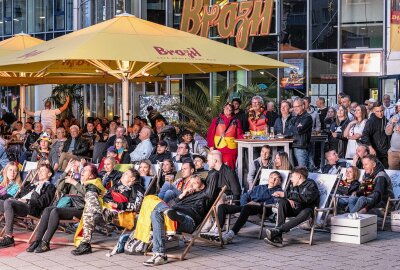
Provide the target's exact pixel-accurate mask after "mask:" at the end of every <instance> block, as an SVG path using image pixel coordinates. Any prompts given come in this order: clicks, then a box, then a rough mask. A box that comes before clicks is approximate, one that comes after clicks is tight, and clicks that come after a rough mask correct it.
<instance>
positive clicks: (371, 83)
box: [342, 76, 378, 104]
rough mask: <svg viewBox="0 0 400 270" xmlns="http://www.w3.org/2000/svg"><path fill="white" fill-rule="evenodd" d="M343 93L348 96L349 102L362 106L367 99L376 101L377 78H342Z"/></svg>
mask: <svg viewBox="0 0 400 270" xmlns="http://www.w3.org/2000/svg"><path fill="white" fill-rule="evenodd" d="M342 78H343V88H342V89H343V92H344V93H346V94H347V95H349V96H350V98H351V101H356V102H358V103H359V104H364V101H365V100H367V99H370V98H371V97H372V98H375V99H377V98H378V96H377V89H378V78H377V77H376V76H372V77H346V76H343V77H342Z"/></svg>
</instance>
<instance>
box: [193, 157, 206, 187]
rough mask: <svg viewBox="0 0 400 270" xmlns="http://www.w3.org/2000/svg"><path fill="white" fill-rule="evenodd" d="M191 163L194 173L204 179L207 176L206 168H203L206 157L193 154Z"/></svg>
mask: <svg viewBox="0 0 400 270" xmlns="http://www.w3.org/2000/svg"><path fill="white" fill-rule="evenodd" d="M192 158H193V163H194V168H195V172H194V173H195V174H198V175H200V178H201V179H202V180H203V181H204V180H206V178H207V175H208V170H206V169H205V168H204V164H205V163H206V161H207V160H206V158H205V157H204V156H202V155H199V154H193V155H192Z"/></svg>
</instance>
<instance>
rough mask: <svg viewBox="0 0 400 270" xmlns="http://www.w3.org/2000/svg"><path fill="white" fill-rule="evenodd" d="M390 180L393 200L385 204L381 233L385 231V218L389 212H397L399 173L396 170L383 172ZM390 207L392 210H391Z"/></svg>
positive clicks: (398, 203)
mask: <svg viewBox="0 0 400 270" xmlns="http://www.w3.org/2000/svg"><path fill="white" fill-rule="evenodd" d="M385 172H386V173H387V174H388V175H389V177H390V179H391V180H392V188H393V194H394V198H389V199H388V200H387V202H386V205H385V208H384V214H383V221H382V231H383V230H384V229H385V223H386V218H387V216H388V214H389V213H390V211H391V210H397V209H398V208H399V205H400V171H396V170H385ZM391 206H393V207H392V209H391Z"/></svg>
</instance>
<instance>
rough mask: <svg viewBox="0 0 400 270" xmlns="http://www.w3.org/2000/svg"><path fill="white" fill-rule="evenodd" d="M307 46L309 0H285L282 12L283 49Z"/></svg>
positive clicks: (297, 48)
mask: <svg viewBox="0 0 400 270" xmlns="http://www.w3.org/2000/svg"><path fill="white" fill-rule="evenodd" d="M306 48H307V0H283V1H282V14H281V50H282V51H291V50H305V49H306Z"/></svg>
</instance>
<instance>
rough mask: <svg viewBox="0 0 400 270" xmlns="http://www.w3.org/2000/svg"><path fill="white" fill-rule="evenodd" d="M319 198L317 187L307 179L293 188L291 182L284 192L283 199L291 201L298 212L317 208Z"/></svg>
mask: <svg viewBox="0 0 400 270" xmlns="http://www.w3.org/2000/svg"><path fill="white" fill-rule="evenodd" d="M319 197H320V195H319V190H318V185H317V183H315V182H314V181H313V180H310V179H307V180H306V181H304V182H303V183H301V184H300V185H299V186H293V184H292V182H290V184H289V187H288V188H287V190H286V191H285V198H286V199H288V200H293V201H294V202H295V205H296V209H299V210H302V209H306V208H314V207H318V206H319Z"/></svg>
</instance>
